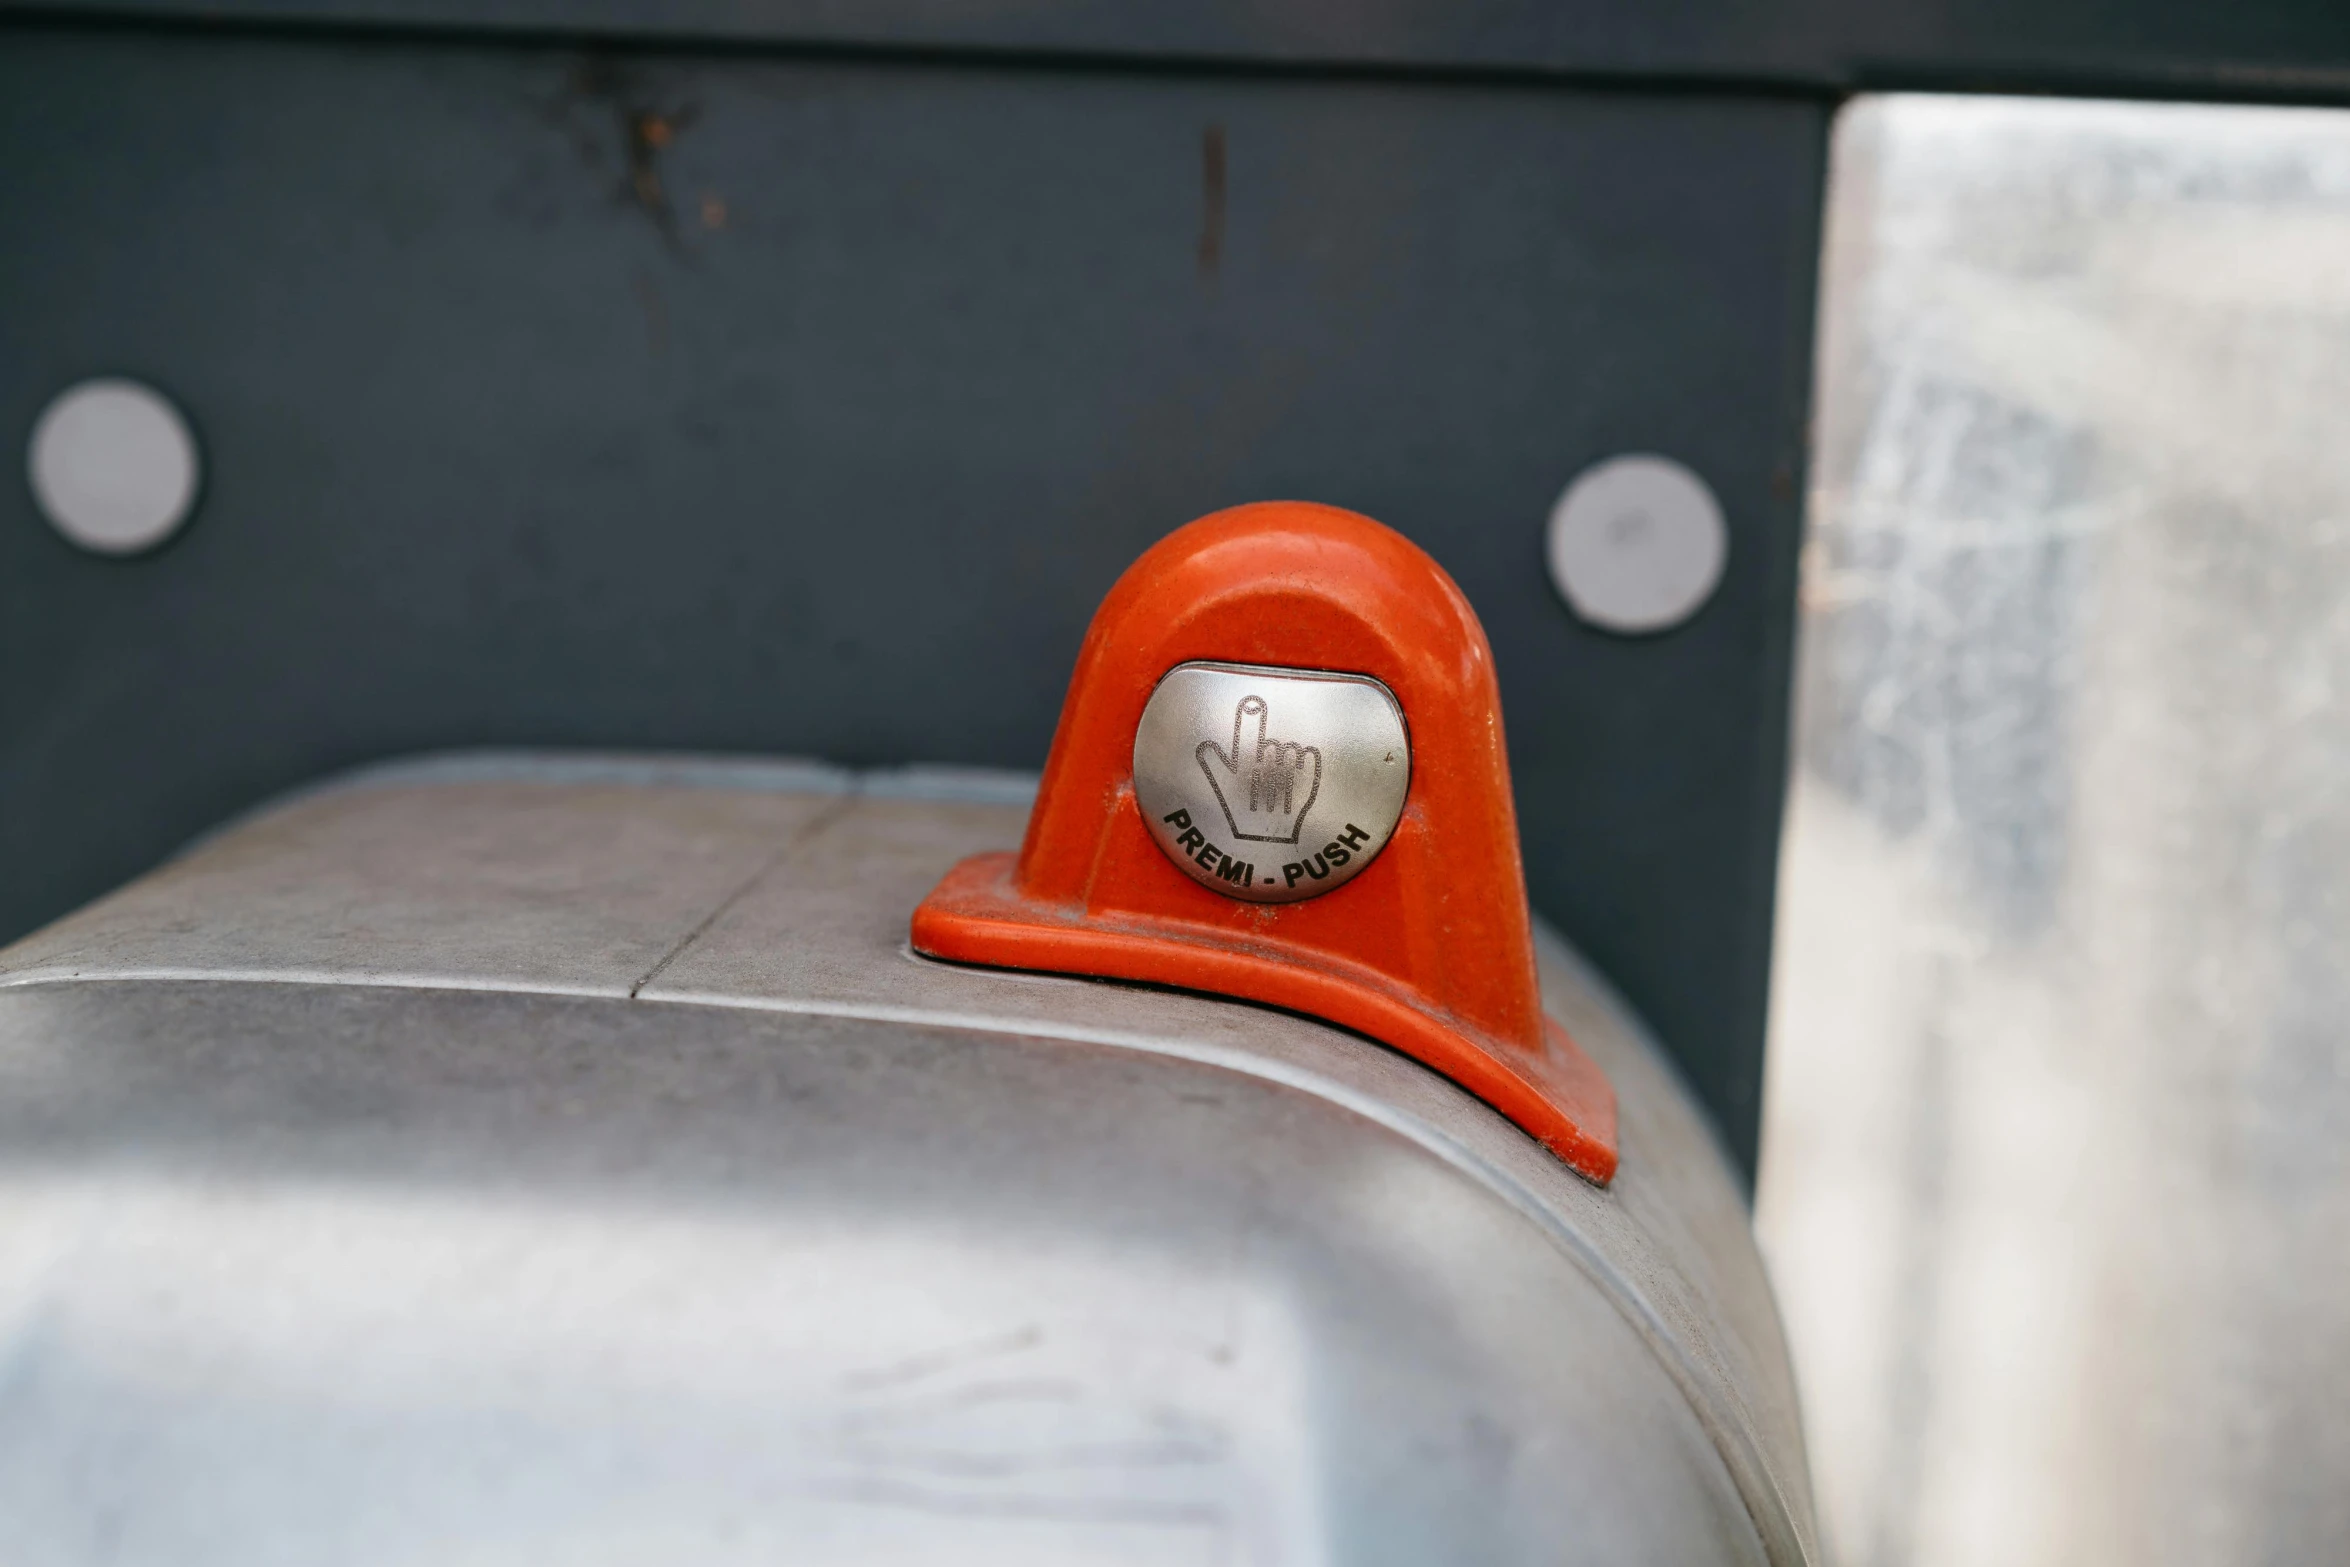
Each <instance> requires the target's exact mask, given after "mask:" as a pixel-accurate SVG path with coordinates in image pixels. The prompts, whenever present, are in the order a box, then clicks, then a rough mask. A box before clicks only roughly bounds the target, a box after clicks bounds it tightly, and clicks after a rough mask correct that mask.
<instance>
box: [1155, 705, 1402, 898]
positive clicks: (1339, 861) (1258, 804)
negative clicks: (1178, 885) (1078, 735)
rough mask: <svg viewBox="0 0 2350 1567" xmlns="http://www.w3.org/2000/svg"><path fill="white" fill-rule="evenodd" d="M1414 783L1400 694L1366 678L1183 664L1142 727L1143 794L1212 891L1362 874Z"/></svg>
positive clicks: (1289, 893) (1161, 830)
mask: <svg viewBox="0 0 2350 1567" xmlns="http://www.w3.org/2000/svg"><path fill="white" fill-rule="evenodd" d="M1411 783H1412V748H1411V737H1410V735H1409V733H1408V732H1407V731H1406V729H1405V728H1404V718H1403V709H1402V708H1401V707H1399V706H1398V705H1397V704H1396V700H1395V694H1394V693H1393V692H1391V691H1389V690H1388V689H1387V687H1386V686H1384V685H1382V684H1380V683H1379V682H1378V681H1376V680H1373V679H1372V678H1371V677H1370V676H1368V675H1348V674H1338V673H1335V672H1326V671H1322V670H1313V669H1268V668H1265V667H1262V666H1260V665H1255V664H1206V663H1198V664H1178V665H1176V666H1175V667H1174V668H1173V669H1170V670H1168V671H1167V673H1166V675H1165V676H1164V677H1162V678H1161V679H1160V681H1159V684H1158V688H1157V689H1156V690H1154V691H1152V692H1151V698H1150V701H1149V702H1148V703H1147V704H1146V705H1145V706H1144V708H1143V710H1142V722H1141V723H1140V724H1138V725H1137V726H1136V728H1135V731H1134V801H1135V804H1136V806H1137V807H1138V808H1139V809H1140V810H1141V812H1142V819H1143V822H1144V824H1145V825H1146V826H1147V827H1149V828H1150V833H1151V836H1152V838H1154V839H1156V840H1157V842H1158V845H1159V847H1160V848H1162V849H1164V850H1166V851H1167V855H1168V857H1169V858H1170V859H1172V860H1174V861H1175V863H1176V864H1177V865H1179V866H1181V867H1182V868H1183V873H1184V874H1185V875H1187V876H1189V877H1190V878H1191V879H1192V880H1193V881H1196V882H1198V883H1199V884H1200V885H1201V886H1203V887H1206V888H1207V889H1209V890H1210V891H1211V892H1220V893H1223V894H1225V895H1226V896H1227V897H1233V898H1245V899H1247V900H1248V901H1249V902H1251V903H1295V902H1297V901H1299V900H1300V899H1303V898H1311V897H1315V896H1317V895H1319V894H1321V893H1325V892H1330V891H1333V890H1335V889H1337V888H1339V887H1342V886H1344V885H1345V884H1346V883H1347V882H1349V881H1351V880H1353V879H1354V876H1355V874H1356V873H1357V872H1359V871H1360V870H1362V868H1363V867H1364V866H1365V865H1368V864H1369V863H1370V862H1371V860H1372V859H1373V857H1375V856H1376V855H1377V854H1378V853H1379V851H1380V850H1381V849H1383V848H1385V847H1386V846H1387V840H1388V839H1389V838H1390V837H1392V836H1393V835H1394V833H1395V824H1396V822H1397V820H1398V819H1399V818H1401V817H1402V815H1403V802H1404V796H1405V795H1406V794H1407V793H1409V792H1410V789H1411Z"/></svg>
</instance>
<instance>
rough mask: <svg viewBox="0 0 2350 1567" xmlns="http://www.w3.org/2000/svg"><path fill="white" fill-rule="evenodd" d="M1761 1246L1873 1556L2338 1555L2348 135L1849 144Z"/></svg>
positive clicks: (2087, 124)
mask: <svg viewBox="0 0 2350 1567" xmlns="http://www.w3.org/2000/svg"><path fill="white" fill-rule="evenodd" d="M1833 191H1834V195H1833V216H1832V221H1831V224H1830V228H1829V244H1828V252H1827V262H1826V270H1825V287H1824V291H1823V295H1822V309H1823V327H1822V333H1823V335H1822V339H1821V343H1822V348H1821V385H1820V402H1819V416H1818V420H1817V426H1818V431H1819V441H1820V447H1819V463H1818V467H1817V470H1816V479H1817V483H1818V488H1817V490H1816V492H1815V494H1814V497H1813V513H1812V538H1811V543H1810V545H1809V550H1808V555H1807V559H1806V565H1805V575H1804V621H1803V634H1802V658H1801V683H1800V687H1799V698H1798V705H1799V712H1800V718H1799V722H1798V727H1797V766H1796V771H1795V776H1794V785H1793V793H1792V796H1791V800H1792V805H1791V812H1790V820H1789V832H1788V838H1787V843H1786V849H1785V857H1784V861H1783V865H1784V871H1783V879H1782V884H1781V914H1780V924H1779V929H1780V942H1781V946H1780V952H1779V964H1778V972H1777V976H1776V980H1775V983H1774V987H1773V988H1774V996H1775V1003H1774V1004H1775V1013H1776V1015H1775V1018H1774V1021H1773V1037H1772V1042H1771V1047H1770V1073H1771V1079H1770V1092H1769V1098H1768V1103H1769V1113H1768V1120H1767V1128H1768V1129H1767V1132H1766V1136H1765V1139H1764V1154H1763V1161H1762V1181H1761V1191H1760V1221H1761V1224H1762V1228H1763V1233H1764V1237H1765V1240H1766V1243H1767V1245H1768V1247H1769V1251H1770V1255H1771V1259H1772V1262H1773V1264H1774V1270H1775V1273H1776V1276H1777V1279H1778V1283H1779V1287H1780V1290H1781V1292H1782V1296H1783V1298H1784V1300H1785V1301H1786V1303H1787V1309H1788V1316H1789V1323H1790V1328H1791V1332H1792V1336H1793V1339H1794V1342H1795V1346H1796V1350H1797V1362H1798V1366H1799V1368H1800V1371H1801V1373H1802V1376H1803V1380H1804V1386H1805V1391H1806V1395H1807V1399H1808V1405H1809V1414H1810V1421H1809V1426H1810V1434H1811V1436H1812V1439H1813V1442H1814V1444H1815V1445H1814V1451H1815V1454H1816V1457H1817V1460H1818V1464H1819V1468H1820V1475H1821V1493H1822V1501H1823V1510H1824V1513H1825V1515H1826V1517H1827V1519H1828V1520H1829V1522H1830V1524H1831V1525H1832V1528H1831V1534H1832V1536H1833V1540H1834V1543H1835V1544H1836V1545H1837V1547H1838V1549H1839V1552H1840V1554H1841V1557H1842V1559H1843V1561H1844V1562H1845V1563H1847V1564H1848V1567H1876V1564H1886V1567H1891V1564H1896V1563H1898V1564H1901V1567H1963V1564H1983V1567H1991V1564H1997V1567H2036V1564H2058V1563H2062V1564H2066V1567H2099V1564H2107V1563H2113V1564H2120V1563H2128V1564H2131V1567H2162V1564H2168V1563H2180V1564H2185V1563H2194V1564H2198V1567H2231V1564H2250V1563H2271V1562H2316V1561H2340V1560H2343V1559H2344V1558H2345V1554H2346V1552H2350V1544H2346V1542H2350V1423H2346V1422H2345V1421H2344V1420H2343V1418H2342V1411H2343V1410H2344V1409H2345V1408H2346V1407H2350V1033H2346V1025H2345V1022H2344V1020H2345V1019H2346V1018H2350V966H2346V965H2345V964H2344V962H2343V954H2344V953H2345V952H2346V951H2350V896H2346V895H2345V891H2346V889H2350V817H2346V816H2345V814H2344V810H2343V802H2344V800H2345V798H2346V797H2350V702H2346V701H2345V700H2344V697H2345V692H2346V691H2350V683H2346V682H2350V464H2346V463H2345V462H2344V459H2343V412H2342V410H2343V408H2344V407H2345V405H2346V404H2350V115H2346V114H2342V113H2338V112H2319V111H2303V110H2265V109H2261V110H2255V109H2239V108H2222V107H2210V106H2154V105H2144V104H2123V103H2066V102H2060V101H2046V100H2033V101H2021V100H2017V101H2001V100H1983V99H1937V98H1915V97H1904V98H1890V99H1878V100H1866V101H1863V102H1861V103H1860V104H1858V105H1857V106H1856V107H1854V108H1853V109H1851V110H1850V111H1848V112H1847V114H1846V116H1845V118H1844V119H1843V121H1842V123H1841V126H1840V129H1839V132H1838V140H1837V145H1836V159H1835V165H1834V179H1833Z"/></svg>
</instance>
